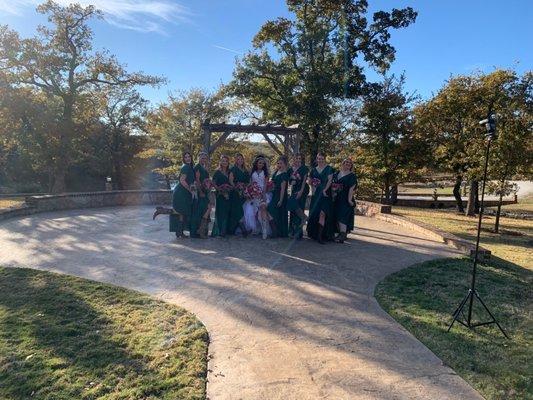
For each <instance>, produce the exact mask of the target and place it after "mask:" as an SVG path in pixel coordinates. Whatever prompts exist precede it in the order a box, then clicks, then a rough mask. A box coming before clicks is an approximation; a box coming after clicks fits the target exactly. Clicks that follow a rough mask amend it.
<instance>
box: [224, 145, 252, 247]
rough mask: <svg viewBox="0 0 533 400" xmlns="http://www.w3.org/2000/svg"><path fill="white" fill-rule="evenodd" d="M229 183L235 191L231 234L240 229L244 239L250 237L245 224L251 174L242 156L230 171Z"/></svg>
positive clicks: (230, 221)
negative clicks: (245, 190)
mask: <svg viewBox="0 0 533 400" xmlns="http://www.w3.org/2000/svg"><path fill="white" fill-rule="evenodd" d="M229 181H230V184H231V185H232V186H234V188H235V190H233V191H232V192H231V197H230V201H231V211H230V220H229V231H228V232H229V233H231V234H234V233H235V231H236V230H237V228H240V230H241V233H242V235H243V236H244V237H246V236H248V230H247V229H246V226H245V224H244V208H243V206H244V201H245V198H244V189H245V188H246V186H247V185H248V184H249V183H250V173H249V172H248V170H247V169H246V166H245V165H244V157H243V155H242V154H240V153H237V154H236V155H235V164H234V165H233V167H231V169H230V171H229Z"/></svg>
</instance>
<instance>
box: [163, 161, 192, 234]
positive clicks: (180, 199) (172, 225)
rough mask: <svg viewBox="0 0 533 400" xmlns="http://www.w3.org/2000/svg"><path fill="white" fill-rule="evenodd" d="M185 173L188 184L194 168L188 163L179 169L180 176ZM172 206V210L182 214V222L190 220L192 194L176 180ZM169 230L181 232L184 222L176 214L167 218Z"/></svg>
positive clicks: (190, 182) (190, 183) (190, 181)
mask: <svg viewBox="0 0 533 400" xmlns="http://www.w3.org/2000/svg"><path fill="white" fill-rule="evenodd" d="M183 175H185V181H186V182H187V184H188V185H189V186H190V185H192V184H193V183H194V170H193V168H192V167H191V166H190V165H189V164H183V166H182V167H181V170H180V177H181V176H183ZM172 208H173V209H174V211H176V212H177V213H179V214H180V215H182V216H183V219H184V221H183V223H185V224H186V223H187V221H189V220H190V218H191V214H192V194H191V192H189V191H188V190H187V189H185V188H184V187H183V185H182V184H181V182H178V184H177V185H176V187H175V188H174V191H173V192H172ZM169 221H170V222H169V230H170V232H176V233H182V232H183V228H184V224H183V223H182V222H181V221H180V220H179V218H178V216H177V215H172V214H171V215H170V218H169Z"/></svg>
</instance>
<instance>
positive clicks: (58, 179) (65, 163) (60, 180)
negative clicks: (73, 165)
mask: <svg viewBox="0 0 533 400" xmlns="http://www.w3.org/2000/svg"><path fill="white" fill-rule="evenodd" d="M73 110H74V99H73V97H72V96H67V97H64V98H63V118H62V121H61V124H60V127H59V130H60V134H59V148H58V151H57V154H56V155H55V156H56V162H55V165H54V169H55V171H54V184H53V185H52V193H54V194H58V193H64V192H65V191H66V188H67V185H66V181H65V178H66V176H67V171H68V168H69V166H70V159H69V155H70V136H71V135H72V130H73V129H74V121H73V112H74V111H73Z"/></svg>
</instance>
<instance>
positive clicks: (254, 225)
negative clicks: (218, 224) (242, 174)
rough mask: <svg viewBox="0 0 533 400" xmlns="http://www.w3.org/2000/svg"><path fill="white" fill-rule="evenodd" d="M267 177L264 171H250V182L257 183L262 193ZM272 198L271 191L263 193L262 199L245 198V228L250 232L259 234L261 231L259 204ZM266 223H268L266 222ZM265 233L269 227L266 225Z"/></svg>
mask: <svg viewBox="0 0 533 400" xmlns="http://www.w3.org/2000/svg"><path fill="white" fill-rule="evenodd" d="M267 181H268V178H266V177H265V173H264V171H260V172H257V171H254V172H253V173H252V177H251V181H250V182H251V183H257V185H258V186H259V187H260V188H261V190H262V191H263V193H265V188H266V184H267ZM271 198H272V193H266V194H263V198H262V199H252V200H246V202H245V203H244V205H243V207H244V223H245V225H246V229H248V231H251V232H252V234H260V233H261V232H262V225H261V221H260V220H259V215H258V211H259V205H260V204H261V203H262V202H265V203H266V204H268V203H269V202H270V199H271ZM267 225H268V224H267ZM266 229H267V232H266V233H267V234H269V229H270V227H268V226H266Z"/></svg>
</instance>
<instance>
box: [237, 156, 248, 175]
mask: <svg viewBox="0 0 533 400" xmlns="http://www.w3.org/2000/svg"><path fill="white" fill-rule="evenodd" d="M234 157H235V158H237V157H241V158H242V169H243V170H245V171H247V170H248V169H247V168H246V160H245V159H244V156H243V155H242V153H237V154H235V156H234ZM235 165H237V163H235Z"/></svg>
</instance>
